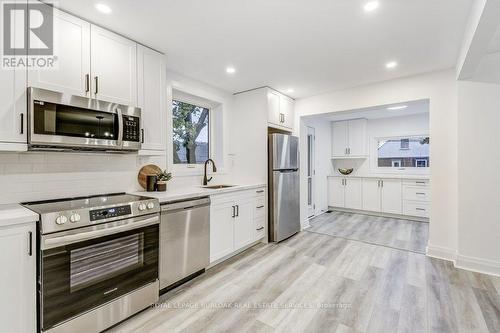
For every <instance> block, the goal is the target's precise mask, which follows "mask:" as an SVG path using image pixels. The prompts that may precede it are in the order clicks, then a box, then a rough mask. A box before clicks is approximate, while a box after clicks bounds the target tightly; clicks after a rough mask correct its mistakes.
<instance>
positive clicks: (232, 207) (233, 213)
mask: <svg viewBox="0 0 500 333" xmlns="http://www.w3.org/2000/svg"><path fill="white" fill-rule="evenodd" d="M231 209H232V214H231V217H232V218H234V217H236V206H231Z"/></svg>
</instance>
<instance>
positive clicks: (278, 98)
mask: <svg viewBox="0 0 500 333" xmlns="http://www.w3.org/2000/svg"><path fill="white" fill-rule="evenodd" d="M267 107H268V122H269V125H270V126H272V127H276V128H280V129H285V130H290V131H291V130H293V121H294V101H293V99H291V98H290V97H288V96H285V95H283V94H280V93H279V92H277V91H275V90H272V89H267Z"/></svg>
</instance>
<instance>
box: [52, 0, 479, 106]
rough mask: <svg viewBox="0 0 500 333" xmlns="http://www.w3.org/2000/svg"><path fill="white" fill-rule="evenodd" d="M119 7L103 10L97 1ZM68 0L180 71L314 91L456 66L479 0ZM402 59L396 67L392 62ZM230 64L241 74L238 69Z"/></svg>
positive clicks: (234, 87) (245, 85)
mask: <svg viewBox="0 0 500 333" xmlns="http://www.w3.org/2000/svg"><path fill="white" fill-rule="evenodd" d="M98 2H102V3H105V4H107V5H109V6H110V7H111V8H112V13H111V14H109V15H106V14H102V13H99V12H97V11H96V10H95V9H94V5H95V3H98ZM366 2H367V0H308V1H306V0H251V1H250V0H210V1H207V0H181V1H179V0H177V1H175V0H147V1H146V0H143V1H138V0H102V1H101V0H88V1H82V0H58V6H59V7H61V8H62V9H65V10H67V11H69V12H72V13H74V14H76V15H79V16H81V17H83V18H86V19H88V20H90V21H92V22H95V23H97V24H99V25H102V26H104V27H107V28H109V29H111V30H114V31H116V32H119V33H121V34H123V35H125V36H128V37H130V38H132V39H134V40H137V41H139V42H141V43H143V44H146V45H148V46H151V47H153V48H155V49H158V50H160V51H162V52H164V53H165V54H167V56H168V66H169V68H170V69H172V70H174V71H177V72H179V73H182V74H184V75H187V76H190V77H192V78H195V79H198V80H200V81H203V82H206V83H209V84H211V85H213V86H216V87H219V88H222V89H225V90H227V91H230V92H237V91H242V90H246V89H250V88H254V87H258V86H263V85H269V86H272V87H274V88H276V89H278V90H281V91H286V90H287V89H289V88H293V89H294V90H295V92H294V93H290V95H291V96H292V97H305V96H310V95H314V94H318V93H321V92H325V91H328V90H333V89H340V88H345V87H350V86H356V85H360V84H365V83H371V82H376V81H383V80H388V79H392V78H396V77H402V76H408V75H412V74H417V73H422V72H428V71H433V70H438V69H443V68H449V67H452V66H454V65H455V63H456V60H457V56H458V51H459V48H460V45H461V42H462V38H463V33H464V30H465V25H466V21H467V16H468V12H469V9H470V7H471V3H472V0H380V7H379V8H378V9H377V10H376V11H374V12H371V13H366V12H364V10H363V5H364V4H365V3H366ZM392 60H395V61H397V62H398V63H399V66H398V67H397V68H396V69H393V70H387V69H386V68H385V66H384V65H385V63H386V62H388V61H392ZM227 66H234V67H235V68H236V70H237V72H236V73H235V74H233V75H229V74H227V73H226V72H225V68H226V67H227Z"/></svg>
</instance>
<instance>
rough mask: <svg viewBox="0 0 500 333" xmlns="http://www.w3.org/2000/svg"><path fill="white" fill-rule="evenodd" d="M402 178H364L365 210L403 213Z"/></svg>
mask: <svg viewBox="0 0 500 333" xmlns="http://www.w3.org/2000/svg"><path fill="white" fill-rule="evenodd" d="M401 192H402V189H401V180H400V179H377V178H363V210H366V211H371V212H382V213H389V214H402V212H403V208H402V193H401Z"/></svg>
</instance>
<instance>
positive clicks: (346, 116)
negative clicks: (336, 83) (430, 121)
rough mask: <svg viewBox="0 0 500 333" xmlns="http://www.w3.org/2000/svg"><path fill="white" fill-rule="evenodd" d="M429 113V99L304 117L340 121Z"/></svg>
mask: <svg viewBox="0 0 500 333" xmlns="http://www.w3.org/2000/svg"><path fill="white" fill-rule="evenodd" d="M395 106H407V107H406V108H404V109H399V110H389V109H388V108H389V107H395ZM423 113H429V100H417V101H409V102H405V103H398V104H390V105H378V106H373V107H369V108H363V109H356V110H346V111H341V112H331V113H325V114H321V115H314V116H308V117H305V118H306V119H308V118H310V119H323V120H325V121H342V120H350V119H359V118H366V119H382V118H391V117H403V116H410V115H414V114H423Z"/></svg>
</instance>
